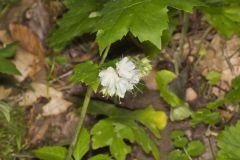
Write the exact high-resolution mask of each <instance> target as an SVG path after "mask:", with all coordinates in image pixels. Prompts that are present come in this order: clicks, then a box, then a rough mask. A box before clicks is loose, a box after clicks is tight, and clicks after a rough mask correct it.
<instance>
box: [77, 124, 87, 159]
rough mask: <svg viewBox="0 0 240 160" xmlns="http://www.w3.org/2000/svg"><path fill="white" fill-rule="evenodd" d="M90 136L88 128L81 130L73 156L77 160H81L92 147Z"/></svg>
mask: <svg viewBox="0 0 240 160" xmlns="http://www.w3.org/2000/svg"><path fill="white" fill-rule="evenodd" d="M89 144H90V135H89V133H88V131H87V129H86V128H83V129H82V130H81V133H80V135H79V137H78V140H77V144H76V147H75V149H74V151H73V156H74V158H75V160H81V159H82V157H83V156H84V155H85V154H86V153H87V152H88V150H89V148H90V146H89Z"/></svg>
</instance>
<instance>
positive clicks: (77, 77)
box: [72, 61, 99, 92]
mask: <svg viewBox="0 0 240 160" xmlns="http://www.w3.org/2000/svg"><path fill="white" fill-rule="evenodd" d="M98 74H99V67H98V65H97V64H95V63H93V62H92V61H87V62H84V63H81V64H78V65H76V66H75V67H74V72H73V76H72V81H73V82H83V83H85V84H86V85H87V86H91V87H92V88H93V90H94V91H95V92H96V91H97V89H98V86H99V78H98Z"/></svg>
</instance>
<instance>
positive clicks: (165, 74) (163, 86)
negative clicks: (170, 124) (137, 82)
mask: <svg viewBox="0 0 240 160" xmlns="http://www.w3.org/2000/svg"><path fill="white" fill-rule="evenodd" d="M175 78H176V75H175V74H174V73H173V72H171V71H168V70H161V71H159V72H158V73H157V77H156V80H157V84H158V87H159V90H160V96H161V97H162V98H163V99H164V100H165V102H167V103H168V104H169V105H170V106H171V113H170V118H171V120H173V121H174V120H183V119H186V118H188V117H190V116H191V115H192V111H191V109H190V108H189V105H188V103H186V102H184V101H183V100H182V99H180V98H179V97H178V96H177V95H176V94H175V93H174V92H173V91H171V89H170V88H169V86H168V85H169V83H170V82H171V81H172V80H173V79H175Z"/></svg>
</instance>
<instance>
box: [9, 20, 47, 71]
mask: <svg viewBox="0 0 240 160" xmlns="http://www.w3.org/2000/svg"><path fill="white" fill-rule="evenodd" d="M9 30H10V33H11V36H12V38H13V39H14V40H15V41H18V42H19V43H20V45H21V47H22V48H24V49H26V50H27V51H28V52H30V53H32V54H33V55H35V56H37V58H38V62H37V63H38V64H39V65H40V66H42V67H43V66H44V55H45V49H44V47H43V45H42V42H41V41H40V40H39V38H38V36H37V35H36V34H35V33H34V32H33V31H32V30H31V29H30V28H28V27H27V26H25V25H22V24H17V23H11V24H10V25H9Z"/></svg>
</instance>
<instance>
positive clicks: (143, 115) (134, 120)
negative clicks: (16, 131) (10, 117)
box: [33, 100, 167, 160]
mask: <svg viewBox="0 0 240 160" xmlns="http://www.w3.org/2000/svg"><path fill="white" fill-rule="evenodd" d="M88 111H89V113H91V114H97V115H105V116H107V118H104V119H101V120H100V121H98V122H97V123H96V124H95V125H94V127H93V128H92V129H91V132H90V134H91V137H92V138H91V141H92V145H91V146H92V147H91V148H92V149H94V150H95V149H99V148H103V147H107V146H109V148H110V153H111V155H112V157H114V158H115V159H117V160H124V159H125V157H126V156H127V154H129V153H131V146H129V144H128V143H126V142H125V141H126V140H128V141H129V142H131V143H137V144H139V145H140V146H141V147H142V148H143V150H144V151H145V152H146V153H150V152H152V154H153V156H154V158H155V159H156V160H159V159H160V155H159V151H158V147H157V144H156V143H155V142H154V139H151V138H150V136H149V135H148V134H147V133H146V131H145V129H144V127H143V126H142V125H144V126H145V127H146V128H148V129H149V130H150V131H151V132H152V133H153V134H154V135H155V137H156V138H160V132H159V131H160V130H161V129H163V128H164V127H165V125H166V120H167V119H166V115H165V114H164V112H160V111H154V110H153V108H152V107H151V106H149V107H147V108H146V109H139V110H135V111H129V110H127V109H121V108H117V107H116V106H114V105H112V104H108V103H104V102H101V101H93V100H92V101H91V102H90V104H89V110H88ZM139 123H141V124H142V125H139ZM89 144H90V135H89V133H88V132H87V130H86V129H83V130H82V131H81V134H80V136H79V139H78V141H77V145H76V147H75V150H74V152H73V156H74V158H75V160H80V159H81V158H82V157H83V156H84V155H85V153H86V152H87V151H88V150H89V149H90V148H89ZM33 153H34V154H35V155H36V156H37V157H38V158H40V159H43V160H48V159H49V158H51V159H52V160H55V159H56V160H57V159H58V160H61V159H64V157H65V156H66V153H67V150H66V149H65V148H64V147H56V146H54V147H44V148H40V149H37V150H34V151H33ZM106 156H107V155H97V156H95V157H92V158H91V159H97V158H99V159H101V158H103V157H106ZM109 159H110V157H109Z"/></svg>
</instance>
